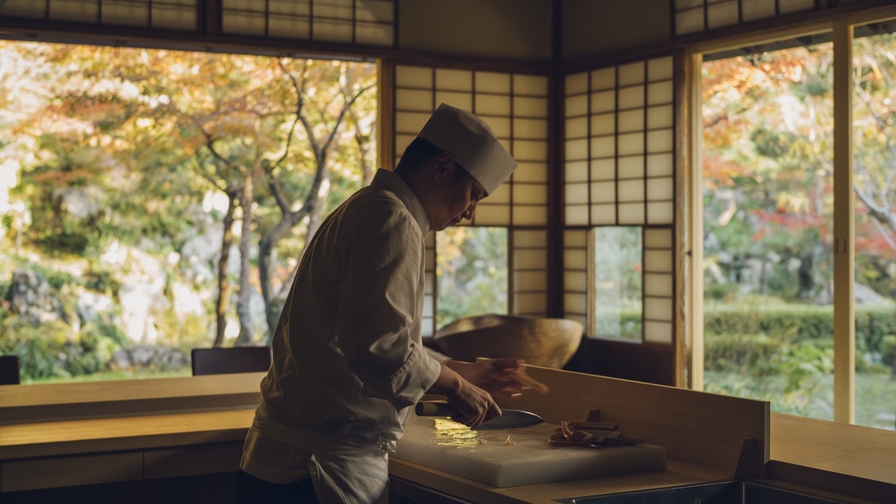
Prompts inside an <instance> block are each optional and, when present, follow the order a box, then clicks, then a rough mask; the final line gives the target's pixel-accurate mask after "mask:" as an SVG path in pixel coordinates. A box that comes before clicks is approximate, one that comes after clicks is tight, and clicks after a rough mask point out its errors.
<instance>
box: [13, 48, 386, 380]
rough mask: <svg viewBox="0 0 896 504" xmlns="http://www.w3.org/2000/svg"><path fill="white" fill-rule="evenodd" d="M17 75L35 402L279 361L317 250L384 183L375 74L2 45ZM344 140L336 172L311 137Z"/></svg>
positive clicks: (19, 285)
mask: <svg viewBox="0 0 896 504" xmlns="http://www.w3.org/2000/svg"><path fill="white" fill-rule="evenodd" d="M0 67H2V68H3V72H2V74H0V96H2V98H0V139H2V140H0V354H14V355H17V356H18V357H19V360H20V364H21V380H22V382H23V383H32V382H39V381H60V380H61V381H67V380H100V379H119V378H131V377H158V376H169V375H184V374H186V375H189V374H190V362H189V355H190V350H191V349H192V348H197V347H210V346H213V345H215V346H232V345H265V344H268V343H269V341H270V340H269V338H270V335H271V332H272V329H273V327H274V326H275V325H276V323H277V319H278V317H279V313H280V309H281V307H282V305H283V303H284V302H285V296H286V294H287V292H288V290H289V287H290V284H291V279H292V274H293V271H294V270H295V267H296V265H297V264H298V261H299V259H300V258H301V254H302V250H303V248H304V244H305V240H306V237H307V236H308V234H309V233H311V232H313V231H314V229H316V227H317V226H318V225H319V223H320V220H321V218H322V216H323V215H326V214H327V213H328V212H329V211H331V210H332V209H333V208H334V207H335V206H336V205H338V204H339V203H340V202H342V201H343V200H344V199H345V198H347V197H348V196H349V195H350V194H351V193H352V192H354V191H355V190H357V189H359V188H360V187H362V186H363V185H364V184H366V183H368V182H369V180H370V178H371V177H372V173H373V169H374V162H373V159H372V156H373V153H375V152H376V148H375V145H374V144H373V143H372V142H371V140H370V138H371V132H372V128H373V124H374V120H375V117H376V89H375V83H376V67H375V65H373V64H368V63H363V64H362V63H350V62H341V61H321V60H305V59H292V58H282V59H280V60H278V59H277V58H270V57H262V56H252V55H233V54H214V53H199V52H183V51H169V50H149V49H133V48H126V47H93V46H75V45H59V44H39V43H23V42H11V41H0ZM300 89H305V90H306V93H305V95H304V105H303V108H302V114H304V116H305V119H307V120H308V121H309V124H310V125H311V127H310V128H308V130H305V128H303V126H302V122H301V121H297V119H296V103H297V101H298V90H300ZM354 95H358V98H357V99H356V100H354V101H351V100H352V97H353V96H354ZM347 103H352V105H351V111H350V112H349V113H346V114H344V115H340V112H341V110H342V107H343V105H344V104H347ZM334 129H335V130H336V132H337V133H336V135H335V137H334V139H333V143H332V144H331V147H330V151H329V152H328V157H327V159H328V162H327V164H326V165H321V164H318V162H317V161H316V159H315V157H314V155H313V150H312V145H311V143H310V142H309V138H308V135H309V134H311V135H315V136H316V137H317V138H316V140H317V145H321V144H322V143H323V142H324V141H326V140H327V136H328V135H329V134H330V132H331V131H333V130H334ZM317 173H321V174H322V176H323V179H322V184H320V185H319V186H315V185H313V181H314V179H315V175H316V174H317ZM244 188H251V190H244ZM303 209H304V211H303ZM293 217H295V218H293ZM218 313H220V316H219V315H218Z"/></svg>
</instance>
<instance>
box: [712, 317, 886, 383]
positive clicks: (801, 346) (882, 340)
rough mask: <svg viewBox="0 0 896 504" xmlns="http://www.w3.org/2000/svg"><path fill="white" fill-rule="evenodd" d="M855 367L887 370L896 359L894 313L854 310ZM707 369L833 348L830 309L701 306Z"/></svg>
mask: <svg viewBox="0 0 896 504" xmlns="http://www.w3.org/2000/svg"><path fill="white" fill-rule="evenodd" d="M855 316H856V364H857V366H858V369H860V370H861V369H864V368H866V367H868V366H886V367H889V366H892V365H893V363H894V357H896V355H894V354H896V309H894V308H864V307H857V308H856V314H855ZM703 320H704V322H703V332H704V354H705V362H706V365H707V369H712V370H717V371H722V370H730V369H733V368H740V369H752V370H754V371H756V370H757V369H759V368H762V367H764V366H767V365H768V364H769V363H770V362H772V361H773V360H774V359H773V358H774V357H780V356H781V355H788V354H792V353H793V352H805V351H808V349H810V348H812V349H817V350H820V351H824V352H831V351H832V348H833V334H834V313H833V309H832V308H831V307H825V306H820V307H819V306H802V305H781V306H776V307H762V308H749V307H748V308H746V309H745V308H743V307H735V306H722V307H718V306H716V307H707V308H706V309H705V311H704V318H703Z"/></svg>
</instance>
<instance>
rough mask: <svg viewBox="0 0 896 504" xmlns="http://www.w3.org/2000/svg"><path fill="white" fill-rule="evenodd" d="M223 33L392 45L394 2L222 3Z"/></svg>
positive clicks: (260, 0) (296, 0)
mask: <svg viewBox="0 0 896 504" xmlns="http://www.w3.org/2000/svg"><path fill="white" fill-rule="evenodd" d="M221 10H222V12H221V31H222V32H223V33H227V34H238V35H254V36H264V37H279V38H291V39H304V40H317V41H327V42H345V43H357V44H372V45H389V46H391V45H393V44H394V39H395V37H394V25H395V1H394V0H222V5H221Z"/></svg>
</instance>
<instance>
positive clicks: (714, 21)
mask: <svg viewBox="0 0 896 504" xmlns="http://www.w3.org/2000/svg"><path fill="white" fill-rule="evenodd" d="M815 4H816V0H675V13H674V16H675V35H687V34H689V33H697V32H702V31H706V30H712V29H715V28H722V27H725V26H732V25H737V24H741V23H748V22H750V21H756V20H759V19H766V18H773V17H777V16H781V15H785V14H790V13H793V12H800V11H807V10H813V9H815Z"/></svg>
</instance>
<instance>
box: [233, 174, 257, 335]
mask: <svg viewBox="0 0 896 504" xmlns="http://www.w3.org/2000/svg"><path fill="white" fill-rule="evenodd" d="M254 201H255V199H254V197H253V187H252V175H249V176H247V177H246V180H245V184H244V185H243V192H242V195H241V196H240V207H241V208H242V209H243V222H242V224H241V226H240V292H239V297H238V298H237V305H236V313H237V316H238V317H239V319H240V334H239V336H237V338H236V343H235V344H236V345H249V344H251V343H252V335H253V333H254V327H253V324H252V313H251V312H250V311H249V302H250V300H251V299H252V285H251V284H250V283H249V273H250V268H251V266H252V263H251V260H250V259H251V258H250V257H249V248H250V246H251V244H252V203H253V202H254Z"/></svg>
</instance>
